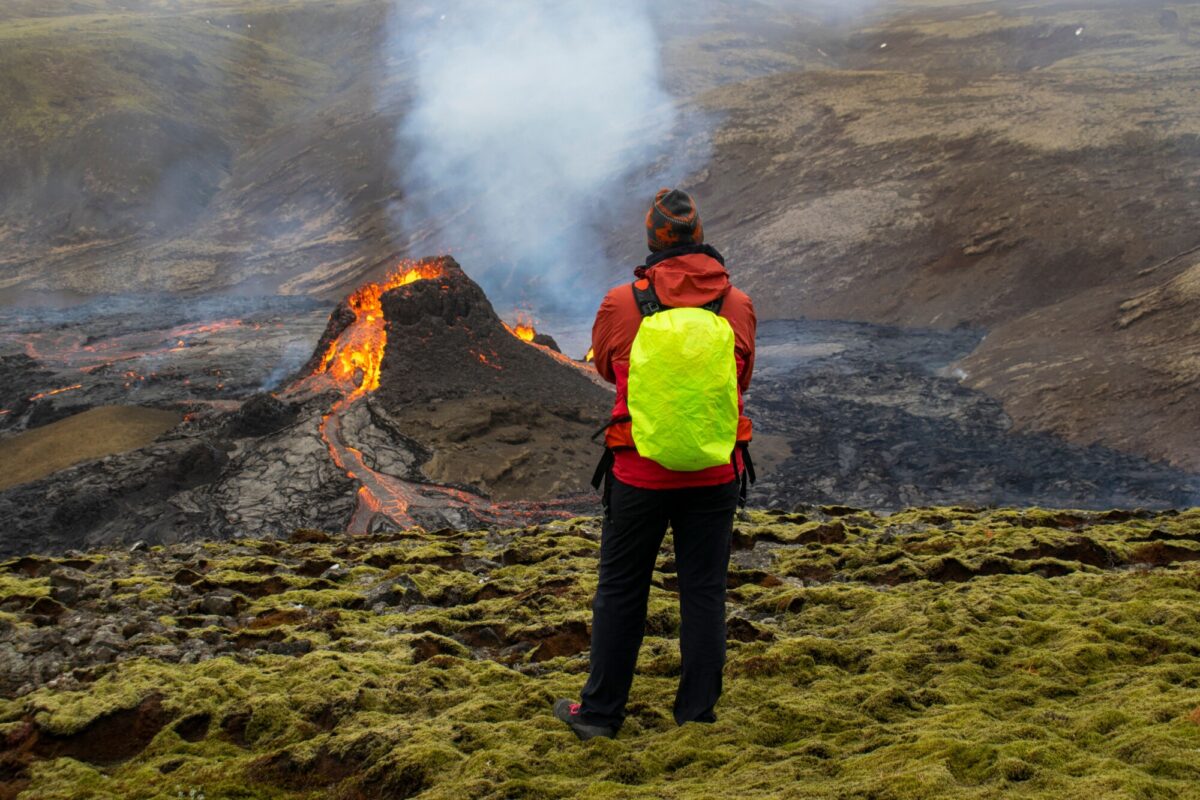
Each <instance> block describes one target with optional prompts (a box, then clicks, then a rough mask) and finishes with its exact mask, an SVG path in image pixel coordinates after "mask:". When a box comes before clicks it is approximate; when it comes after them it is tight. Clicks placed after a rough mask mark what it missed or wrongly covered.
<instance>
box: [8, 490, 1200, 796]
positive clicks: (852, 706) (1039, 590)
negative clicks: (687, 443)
mask: <svg viewBox="0 0 1200 800" xmlns="http://www.w3.org/2000/svg"><path fill="white" fill-rule="evenodd" d="M597 549H598V522H597V521H596V520H594V519H575V520H570V521H563V522H556V523H552V524H548V525H544V526H537V527H525V528H518V529H506V530H498V531H490V532H486V531H474V532H471V531H460V532H454V531H448V530H443V531H434V532H427V531H424V530H420V529H415V530H407V531H400V532H394V533H390V534H377V535H373V536H366V537H352V536H345V535H329V534H325V533H321V532H318V531H312V530H303V531H296V532H295V533H293V534H291V535H290V536H289V537H286V538H282V539H267V540H242V541H235V542H225V543H212V542H208V543H200V542H196V543H188V544H182V545H172V546H167V547H146V546H144V545H143V546H138V547H134V548H132V549H120V550H113V549H108V550H96V551H89V552H80V553H73V554H69V555H68V556H66V557H63V558H36V557H30V558H20V559H15V560H11V561H8V562H5V563H3V564H0V630H2V631H3V637H2V639H0V797H7V798H11V797H17V796H19V797H21V798H34V797H37V798H39V799H41V800H52V799H53V800H66V799H67V798H72V799H74V798H85V797H86V798H131V797H180V796H182V797H200V796H203V797H206V798H218V797H247V798H268V797H270V798H318V797H321V798H329V797H341V798H396V797H425V798H452V797H463V796H473V797H514V796H537V797H564V798H565V797H579V796H620V797H672V798H700V797H714V796H718V795H720V796H729V795H731V794H732V795H736V796H739V797H763V798H766V797H778V796H780V795H781V794H787V793H791V792H794V793H798V794H803V796H805V797H818V798H835V797H846V796H871V797H879V798H896V799H897V800H899V799H900V798H908V799H910V800H911V799H912V798H935V797H937V798H944V797H962V798H967V797H972V798H978V797H1046V798H1050V797H1074V796H1084V795H1093V796H1143V797H1186V796H1190V794H1189V793H1191V792H1192V791H1193V787H1194V786H1195V784H1196V781H1197V780H1200V772H1198V771H1197V765H1196V761H1195V759H1194V757H1193V754H1194V751H1195V748H1196V747H1197V746H1200V709H1198V708H1197V706H1198V704H1200V696H1198V695H1197V690H1196V676H1197V670H1198V669H1200V623H1197V619H1196V615H1195V613H1194V609H1195V606H1196V603H1197V602H1198V601H1200V572H1198V571H1197V569H1196V564H1197V562H1198V561H1200V511H1196V510H1193V511H1189V512H1184V513H1178V512H1168V513H1162V514H1147V513H1142V512H1105V513H1084V512H1070V511H1048V510H1042V509H1027V510H1023V511H1016V510H1004V509H1001V510H994V511H981V510H975V509H967V508H933V509H920V510H913V511H906V512H903V513H899V514H895V515H892V516H878V515H874V514H871V513H867V512H862V511H856V510H854V509H851V508H847V507H844V506H825V507H804V508H798V509H796V510H794V511H792V512H776V513H764V512H754V513H751V514H749V515H748V516H744V517H742V518H741V519H740V520H739V521H738V523H737V525H736V533H735V536H734V553H733V565H734V566H733V568H732V570H731V573H730V579H729V601H730V605H729V622H728V631H729V638H730V654H729V662H728V668H727V673H726V675H727V680H726V686H725V694H724V697H723V699H722V701H721V704H720V706H719V708H718V712H719V716H720V720H719V722H717V723H716V724H715V725H712V726H702V725H689V726H686V727H684V728H683V729H677V728H676V727H675V725H674V724H673V723H672V721H671V720H670V716H669V708H670V698H671V696H672V694H673V691H674V686H675V682H676V680H677V678H678V673H679V655H678V635H679V611H678V603H677V598H676V583H675V574H674V565H673V560H672V558H671V555H670V552H669V547H665V548H664V552H663V553H662V555H661V557H660V559H659V562H658V566H657V568H656V570H655V574H654V579H653V588H652V589H651V594H650V601H649V615H648V620H647V626H646V628H647V631H646V633H647V636H646V641H645V646H644V648H643V651H642V655H641V658H640V660H639V664H638V675H637V678H636V680H635V684H634V688H633V695H632V698H631V703H630V706H629V711H630V717H629V719H628V721H627V724H626V726H625V728H624V729H623V731H622V732H621V735H620V737H619V738H618V739H617V740H615V741H598V742H593V743H591V744H588V745H586V746H585V745H580V744H579V743H578V742H577V741H576V740H575V738H574V737H573V735H572V734H570V733H569V732H568V731H567V730H566V729H565V728H564V727H563V726H562V725H561V723H558V722H557V721H555V720H554V719H553V718H552V717H551V716H550V713H549V711H550V704H551V702H552V701H553V699H554V698H555V697H559V696H576V695H577V693H578V691H579V688H580V686H581V685H582V682H583V680H584V674H585V672H586V669H587V647H588V641H589V639H588V623H589V619H590V614H589V610H588V604H589V601H590V597H591V593H592V591H593V589H594V586H595V580H596V578H595V575H596V572H595V570H596V551H597Z"/></svg>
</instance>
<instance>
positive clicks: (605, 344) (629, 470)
mask: <svg viewBox="0 0 1200 800" xmlns="http://www.w3.org/2000/svg"><path fill="white" fill-rule="evenodd" d="M687 251H688V252H685V253H682V254H678V255H671V254H668V257H667V258H665V259H663V260H661V261H658V262H657V263H655V262H654V261H653V259H652V260H651V263H652V264H653V265H652V266H650V267H649V268H647V269H644V270H640V269H639V270H638V274H639V275H640V276H642V277H641V280H648V281H650V283H651V284H653V286H654V292H655V294H657V295H658V299H659V302H661V303H662V304H663V305H664V306H667V307H670V308H679V307H688V306H702V305H704V304H705V303H709V302H712V301H713V300H716V299H717V298H718V297H724V298H725V299H724V300H723V301H722V304H721V316H722V317H724V318H725V319H727V320H729V325H730V327H732V328H733V333H734V337H735V344H734V357H735V358H736V360H737V369H738V410H739V411H741V410H742V405H743V403H742V393H743V392H745V391H746V390H747V389H748V388H749V387H750V375H751V373H752V372H753V370H754V331H755V328H756V326H757V319H756V318H755V316H754V305H753V304H752V303H751V302H750V298H749V297H748V296H747V295H746V294H745V292H742V291H741V290H739V289H736V288H734V286H733V285H732V284H730V283H729V273H728V272H726V271H725V267H724V265H723V264H722V263H721V261H719V260H718V259H719V258H720V256H719V255H718V254H717V252H716V251H715V250H713V249H712V248H709V247H703V246H701V247H690V248H687ZM641 324H642V314H641V312H640V311H639V310H638V306H637V301H636V300H635V299H634V296H633V287H632V286H630V285H629V284H625V285H623V286H618V287H616V288H614V289H612V290H610V291H609V293H608V295H606V296H605V298H604V301H603V302H602V303H601V304H600V311H599V312H597V314H596V322H595V324H594V325H593V326H592V351H593V357H594V358H595V361H596V370H597V371H598V372H599V373H600V376H601V377H603V378H604V379H605V380H606V381H608V382H609V383H613V384H616V387H617V397H616V401H615V402H614V404H613V419H618V418H622V417H627V416H628V415H629V407H628V405H627V404H626V399H625V398H626V391H627V388H628V384H629V351H630V349H631V348H632V347H633V339H634V337H635V336H637V332H638V328H639V327H640V326H641ZM631 428H632V426H631V424H630V423H629V422H623V423H617V424H614V425H612V426H611V427H610V428H609V429H608V432H607V434H606V443H607V444H608V446H609V447H611V448H613V450H614V458H615V462H614V464H613V475H615V476H616V478H617V480H619V481H621V482H622V483H627V484H629V485H631V486H637V487H640V488H642V489H682V488H686V487H691V486H716V485H718V484H722V483H728V482H729V481H731V480H733V479H734V477H735V476H736V473H735V471H734V468H733V466H732V465H731V466H717V467H709V468H708V469H702V470H698V471H696V472H676V471H674V470H669V469H667V468H666V467H664V466H662V465H660V464H658V463H657V462H655V461H651V460H650V459H648V458H643V457H642V456H640V455H638V453H637V450H635V449H634V448H633V436H632V433H631ZM750 436H751V426H750V420H749V419H746V418H745V417H742V418H741V420H740V422H739V425H738V441H749V440H750ZM736 457H737V459H738V467H737V468H738V469H740V468H741V453H740V452H739V453H738V454H737V456H736Z"/></svg>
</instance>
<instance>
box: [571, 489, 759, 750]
mask: <svg viewBox="0 0 1200 800" xmlns="http://www.w3.org/2000/svg"><path fill="white" fill-rule="evenodd" d="M609 480H611V481H612V494H611V498H610V500H609V509H608V513H607V514H606V515H605V518H604V528H603V532H602V534H601V539H600V584H599V586H598V587H597V588H596V597H595V599H594V600H593V602H592V651H591V672H590V674H589V676H588V682H587V685H586V686H584V688H583V696H582V708H580V715H581V717H582V719H583V721H585V722H587V723H588V724H591V725H610V726H613V727H620V726H621V723H622V722H623V721H624V719H625V702H626V701H627V700H628V699H629V687H630V684H632V683H633V670H634V666H635V665H636V664H637V657H638V650H639V649H641V646H642V634H643V633H644V632H645V625H646V601H647V598H648V597H649V595H650V578H651V575H652V573H653V571H654V562H655V560H656V559H657V557H658V550H659V547H660V546H661V545H662V540H663V536H664V535H665V534H666V532H667V525H668V524H669V525H670V526H671V530H672V532H673V536H674V540H675V568H676V571H677V574H678V577H679V614H680V618H681V624H680V631H679V648H680V654H681V656H682V661H683V673H682V675H681V676H680V679H679V690H678V692H677V693H676V695H675V709H674V711H675V721H676V722H677V723H679V724H680V725H682V724H683V723H685V722H692V721H696V722H713V721H715V720H716V716H715V715H714V714H713V706H715V705H716V704H717V698H719V697H720V696H721V671H722V669H723V668H724V666H725V586H726V582H727V580H728V573H729V547H730V540H731V538H732V534H733V514H734V511H735V510H736V509H737V502H738V488H739V487H738V482H737V481H730V482H729V483H727V484H724V485H721V486H704V487H697V488H691V489H639V488H636V487H634V486H629V485H628V484H624V483H621V482H620V481H618V480H616V479H614V478H612V477H611V476H610V477H609Z"/></svg>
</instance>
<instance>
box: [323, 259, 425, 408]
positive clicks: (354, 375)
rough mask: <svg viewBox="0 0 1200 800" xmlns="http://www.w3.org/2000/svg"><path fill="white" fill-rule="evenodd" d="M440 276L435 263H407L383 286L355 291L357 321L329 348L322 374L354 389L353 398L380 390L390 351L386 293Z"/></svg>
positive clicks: (371, 285)
mask: <svg viewBox="0 0 1200 800" xmlns="http://www.w3.org/2000/svg"><path fill="white" fill-rule="evenodd" d="M441 276H442V268H441V266H440V265H438V264H436V263H427V264H416V265H409V264H405V265H404V266H402V267H401V268H400V269H398V270H396V271H395V272H393V273H392V274H391V275H390V276H389V277H388V279H387V280H385V281H384V282H383V283H368V284H367V285H366V286H362V287H360V288H358V289H357V290H355V292H354V294H352V295H350V299H349V300H348V302H349V304H350V309H351V310H352V311H353V312H354V322H353V323H351V325H350V326H349V327H348V328H346V330H344V331H342V333H341V335H340V336H338V338H337V340H336V341H334V342H333V343H332V344H331V345H329V350H327V351H326V353H325V357H324V359H322V361H321V371H322V372H325V373H327V374H329V375H330V376H331V377H332V378H333V379H334V380H335V381H337V382H338V383H339V384H340V385H342V386H346V385H351V386H353V387H354V389H353V390H352V392H351V396H352V397H357V396H359V395H362V394H365V393H367V392H373V391H375V390H376V389H378V388H379V370H380V368H381V367H382V366H383V351H384V349H385V348H387V328H386V327H385V325H384V319H383V293H384V292H386V291H390V290H391V289H398V288H400V287H401V286H407V285H409V284H410V283H416V282H417V281H420V280H431V279H433V278H440V277H441Z"/></svg>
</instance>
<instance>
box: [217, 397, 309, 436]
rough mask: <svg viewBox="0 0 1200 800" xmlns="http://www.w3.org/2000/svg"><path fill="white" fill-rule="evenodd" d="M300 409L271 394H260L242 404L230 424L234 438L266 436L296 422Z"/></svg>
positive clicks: (230, 433) (231, 434)
mask: <svg viewBox="0 0 1200 800" xmlns="http://www.w3.org/2000/svg"><path fill="white" fill-rule="evenodd" d="M298 413H299V407H298V406H297V405H296V404H295V403H285V402H283V401H282V400H280V399H279V398H278V397H276V396H275V395H273V394H271V393H269V392H259V393H258V394H256V395H254V396H252V397H251V398H250V399H249V400H247V401H246V402H245V403H243V404H242V407H241V408H240V409H238V410H237V412H236V413H235V414H234V415H233V419H232V420H230V423H229V428H228V430H229V435H230V436H233V437H243V436H266V435H267V434H269V433H274V432H275V431H277V430H279V429H280V428H283V427H286V426H288V425H290V424H291V423H292V422H294V421H295V419H296V415H297V414H298Z"/></svg>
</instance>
